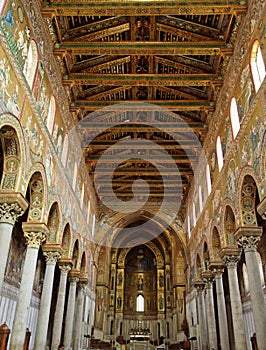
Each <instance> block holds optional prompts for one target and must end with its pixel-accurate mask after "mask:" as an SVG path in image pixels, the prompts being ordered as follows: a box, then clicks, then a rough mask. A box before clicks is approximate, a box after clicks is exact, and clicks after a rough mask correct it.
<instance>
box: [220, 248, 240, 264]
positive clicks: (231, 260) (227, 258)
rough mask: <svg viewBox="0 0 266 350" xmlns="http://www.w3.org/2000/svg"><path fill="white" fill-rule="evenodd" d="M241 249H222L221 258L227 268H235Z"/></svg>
mask: <svg viewBox="0 0 266 350" xmlns="http://www.w3.org/2000/svg"><path fill="white" fill-rule="evenodd" d="M240 255H241V248H237V247H226V248H223V250H222V253H221V256H222V259H223V261H224V262H225V265H226V266H227V268H230V267H231V268H236V266H237V263H238V261H239V259H240Z"/></svg>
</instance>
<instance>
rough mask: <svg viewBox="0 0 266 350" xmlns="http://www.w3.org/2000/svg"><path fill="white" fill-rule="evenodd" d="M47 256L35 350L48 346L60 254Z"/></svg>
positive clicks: (51, 253)
mask: <svg viewBox="0 0 266 350" xmlns="http://www.w3.org/2000/svg"><path fill="white" fill-rule="evenodd" d="M45 255H46V270H45V276H44V282H43V289H42V296H41V304H40V310H39V317H38V324H37V330H36V337H35V345H34V349H35V350H39V349H44V348H45V345H46V340H47V339H46V338H47V330H48V323H49V316H50V307H51V299H52V292H53V282H54V270H55V264H56V261H57V259H58V258H59V256H60V255H59V253H56V252H50V253H45Z"/></svg>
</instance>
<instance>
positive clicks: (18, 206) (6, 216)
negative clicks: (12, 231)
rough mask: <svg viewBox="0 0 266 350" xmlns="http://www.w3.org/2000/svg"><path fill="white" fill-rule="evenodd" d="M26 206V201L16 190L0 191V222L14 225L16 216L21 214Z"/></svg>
mask: <svg viewBox="0 0 266 350" xmlns="http://www.w3.org/2000/svg"><path fill="white" fill-rule="evenodd" d="M27 207H28V202H27V201H26V199H24V197H23V196H22V194H20V193H18V192H14V193H9V192H4V193H3V192H2V193H0V222H5V223H8V224H11V225H14V224H15V222H16V221H17V219H18V217H19V216H21V215H23V213H24V212H25V210H26V209H27Z"/></svg>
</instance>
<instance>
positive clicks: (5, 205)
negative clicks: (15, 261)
mask: <svg viewBox="0 0 266 350" xmlns="http://www.w3.org/2000/svg"><path fill="white" fill-rule="evenodd" d="M27 207H28V202H27V201H26V200H25V199H24V197H23V196H22V195H21V194H20V193H16V192H15V193H5V192H4V193H3V192H2V193H0V293H1V290H2V286H3V282H4V277H5V269H6V263H7V258H8V253H9V245H10V241H11V235H12V231H13V227H14V224H15V222H16V221H17V219H18V217H19V216H21V215H23V213H24V211H25V210H26V209H27Z"/></svg>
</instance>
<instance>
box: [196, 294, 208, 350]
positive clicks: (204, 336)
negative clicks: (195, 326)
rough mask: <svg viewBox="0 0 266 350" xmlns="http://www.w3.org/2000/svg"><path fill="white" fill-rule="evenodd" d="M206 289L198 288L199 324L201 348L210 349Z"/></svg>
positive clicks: (202, 349) (203, 349)
mask: <svg viewBox="0 0 266 350" xmlns="http://www.w3.org/2000/svg"><path fill="white" fill-rule="evenodd" d="M203 293H204V291H203V290H202V289H201V290H198V310H199V325H200V340H201V342H200V344H201V350H207V349H208V333H207V320H206V312H205V300H204V295H203Z"/></svg>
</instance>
